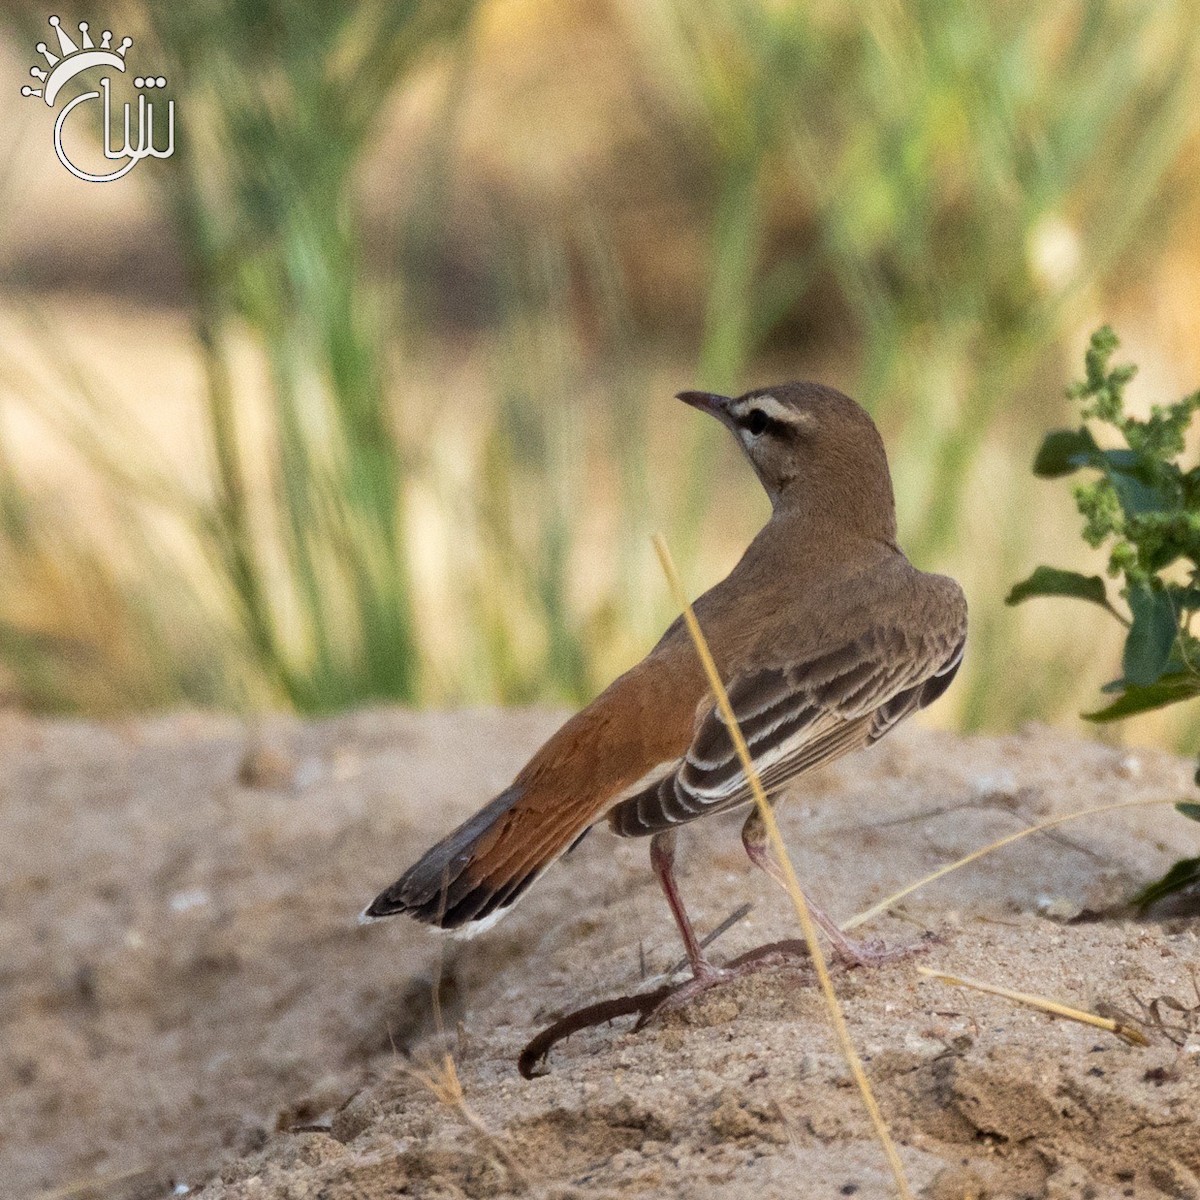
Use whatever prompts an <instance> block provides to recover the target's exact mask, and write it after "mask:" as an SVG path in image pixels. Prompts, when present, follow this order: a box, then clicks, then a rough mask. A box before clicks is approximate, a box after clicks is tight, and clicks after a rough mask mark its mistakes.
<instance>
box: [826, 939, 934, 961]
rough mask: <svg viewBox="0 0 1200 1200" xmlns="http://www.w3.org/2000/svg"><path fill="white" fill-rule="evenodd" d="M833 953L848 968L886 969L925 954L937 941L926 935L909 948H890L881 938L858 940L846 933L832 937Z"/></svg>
mask: <svg viewBox="0 0 1200 1200" xmlns="http://www.w3.org/2000/svg"><path fill="white" fill-rule="evenodd" d="M830 940H831V941H832V943H833V953H834V956H835V957H836V958H837V959H838V961H839V962H840V963H842V965H843V966H846V967H884V966H887V965H888V964H889V963H894V962H902V961H903V960H904V959H906V958H911V957H912V956H913V955H914V954H924V953H925V951H926V950H928V949H929V947H930V945H932V943H933V942H935V941H936V940H937V939H936V938H935V937H933V936H931V935H926V936H925V937H924V938H922V939H921V940H920V941H919V942H913V943H912V944H911V945H908V946H888V945H886V944H885V943H884V942H883V941H881V940H880V939H879V938H869V939H862V940H860V939H858V938H851V937H847V936H846V935H845V934H844V933H839V934H838V935H837V936H833V935H832V934H831V935H830Z"/></svg>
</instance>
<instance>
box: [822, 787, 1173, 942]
mask: <svg viewBox="0 0 1200 1200" xmlns="http://www.w3.org/2000/svg"><path fill="white" fill-rule="evenodd" d="M1177 802H1178V800H1177V799H1175V800H1158V799H1156V800H1119V801H1117V802H1116V803H1114V804H1099V805H1097V806H1096V807H1095V808H1081V809H1080V810H1079V811H1078V812H1073V813H1066V814H1065V815H1064V816H1061V817H1050V818H1049V819H1048V820H1045V821H1039V822H1038V824H1036V825H1031V826H1029V828H1028V829H1018V830H1017V832H1016V833H1010V834H1008V835H1007V836H1006V837H1002V838H1000V839H999V840H997V841H995V842H992V843H990V844H989V845H987V846H983V847H981V848H980V849H978V850H972V851H971V853H970V854H967V855H965V856H964V857H962V858H960V859H958V860H957V861H956V862H952V863H947V864H946V865H945V866H944V867H938V869H937V870H936V871H931V872H930V873H929V874H928V875H926V876H925V877H924V878H923V879H918V880H917V882H916V883H910V884H908V886H907V887H902V888H901V889H900V890H899V891H898V892H893V893H892V895H890V896H888V897H887V899H886V900H880V901H879V903H878V904H872V905H871V907H870V908H868V909H867V910H866V911H865V912H860V913H859V914H858V916H857V917H851V918H850V920H848V921H847V922H846V923H845V924H844V925H843V926H842V929H843V930H849V929H857V928H858V926H859V925H865V924H866V923H867V922H868V921H873V920H874V919H875V918H876V917H878V916H882V915H883V914H884V913H885V912H887V910H888V909H889V908H891V907H892V905H893V904H895V903H896V902H897V901H898V900H903V899H904V897H905V896H909V895H911V894H912V893H913V892H915V891H917V889H918V888H923V887H925V885H926V884H929V883H933V882H934V881H935V880H938V879H941V878H942V877H943V876H944V875H949V874H950V872H951V871H957V870H958V869H959V867H965V866H967V864H968V863H973V862H974V861H975V860H976V859H977V858H982V857H983V856H984V855H985V854H991V852H992V851H993V850H1000V849H1002V848H1003V847H1004V846H1009V845H1011V844H1012V843H1013V842H1019V841H1020V840H1021V839H1022V838H1026V837H1029V835H1030V834H1031V833H1041V831H1042V830H1043V829H1053V828H1054V826H1055V825H1064V824H1066V822H1067V821H1075V820H1078V819H1079V818H1080V817H1094V816H1096V815H1097V814H1099V813H1106V812H1112V811H1114V810H1115V809H1118V808H1145V807H1146V806H1147V805H1150V804H1175V803H1177Z"/></svg>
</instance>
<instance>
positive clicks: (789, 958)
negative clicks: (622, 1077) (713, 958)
mask: <svg viewBox="0 0 1200 1200" xmlns="http://www.w3.org/2000/svg"><path fill="white" fill-rule="evenodd" d="M796 959H803V960H804V962H805V963H806V964H807V963H808V950H807V948H806V947H805V945H804V943H803V942H796V941H785V942H771V943H770V944H769V945H766V946H760V947H759V948H758V949H757V950H751V951H749V952H748V953H746V954H742V955H739V956H738V957H737V958H735V959H734V960H733V961H732V962H730V963H729V964H728V965H727V966H724V967H718V966H715V965H714V964H713V963H710V962H708V961H707V959H706V960H704V961H703V962H702V963H701V964H700V966H699V969H698V970H695V971H694V973H693V975H692V977H691V979H688V980H685V981H684V982H683V983H681V984H679V985H678V986H677V987H675V988H673V989H672V990H671V991H670V992H669V993H668V994H667V995H666V996H665V997H663V999H662V1000H660V1001H659V1002H658V1003H657V1004H655V1006H654V1007H653V1008H652V1009H650V1010H649V1011H648V1012H645V1013H643V1014H642V1016H641V1017H640V1018H639V1019H638V1022H637V1024H636V1025H635V1026H634V1028H635V1029H642V1028H644V1027H645V1026H646V1025H648V1024H649V1023H650V1022H651V1021H653V1020H654V1019H655V1018H657V1017H662V1016H666V1014H667V1013H670V1012H676V1011H678V1010H679V1009H681V1008H683V1007H684V1006H685V1005H687V1004H690V1003H691V1002H692V1001H693V1000H695V999H696V997H697V996H702V995H703V994H704V993H705V992H707V991H709V990H710V989H711V988H714V987H719V986H720V985H721V984H725V983H732V982H734V980H737V979H744V978H745V977H746V976H747V975H753V974H754V973H755V972H757V971H763V970H766V969H767V968H769V967H778V966H783V965H785V964H788V963H792V962H794V961H795V960H796Z"/></svg>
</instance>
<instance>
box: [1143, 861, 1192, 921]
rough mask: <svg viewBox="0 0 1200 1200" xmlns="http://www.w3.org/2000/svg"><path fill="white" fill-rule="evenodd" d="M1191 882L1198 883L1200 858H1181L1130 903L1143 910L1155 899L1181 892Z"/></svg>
mask: <svg viewBox="0 0 1200 1200" xmlns="http://www.w3.org/2000/svg"><path fill="white" fill-rule="evenodd" d="M1193 883H1200V858H1181V859H1180V860H1179V861H1178V862H1177V863H1176V864H1175V865H1174V866H1173V867H1172V868H1171V869H1170V870H1169V871H1168V872H1167V873H1166V874H1165V875H1164V876H1163V877H1162V878H1161V879H1158V880H1156V881H1155V882H1154V883H1151V884H1149V885H1147V886H1146V887H1144V888H1142V890H1141V891H1140V892H1138V894H1137V895H1136V896H1134V898H1133V900H1132V901H1131V902H1130V903H1132V904H1133V905H1134V906H1135V907H1136V908H1137V909H1138V911H1139V912H1144V911H1145V910H1146V909H1148V908H1149V907H1150V905H1152V904H1154V903H1155V902H1156V901H1158V900H1162V899H1163V898H1164V897H1165V896H1171V895H1174V893H1176V892H1182V891H1183V889H1184V888H1186V887H1190V886H1191V885H1192V884H1193Z"/></svg>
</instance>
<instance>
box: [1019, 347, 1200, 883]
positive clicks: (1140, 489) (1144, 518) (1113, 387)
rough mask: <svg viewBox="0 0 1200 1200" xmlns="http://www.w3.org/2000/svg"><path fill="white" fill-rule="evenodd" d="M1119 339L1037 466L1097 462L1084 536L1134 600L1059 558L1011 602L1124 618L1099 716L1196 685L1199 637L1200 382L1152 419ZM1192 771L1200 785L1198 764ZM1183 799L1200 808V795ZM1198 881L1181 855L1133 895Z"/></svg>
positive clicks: (1188, 693) (1093, 362)
mask: <svg viewBox="0 0 1200 1200" xmlns="http://www.w3.org/2000/svg"><path fill="white" fill-rule="evenodd" d="M1118 345H1119V343H1118V341H1117V336H1116V334H1115V333H1113V331H1112V329H1111V328H1110V327H1109V326H1107V325H1105V326H1104V327H1103V328H1101V329H1098V330H1097V331H1096V332H1095V333H1094V334H1093V335H1092V338H1091V342H1090V344H1089V346H1088V350H1087V354H1086V356H1085V364H1086V375H1085V378H1084V379H1083V380H1082V381H1081V382H1079V383H1077V384H1075V385H1074V386H1073V387H1072V388H1071V389H1070V391H1069V393H1068V394H1069V396H1070V397H1071V398H1072V399H1074V400H1077V401H1081V402H1082V416H1083V420H1084V423H1083V424H1082V425H1080V426H1079V428H1078V429H1061V430H1056V431H1055V432H1053V433H1050V434H1048V435H1047V436H1046V438H1045V440H1044V441H1043V442H1042V446H1041V449H1040V450H1039V451H1038V453H1037V457H1036V459H1035V460H1034V464H1033V471H1034V474H1035V475H1037V476H1039V477H1041V478H1043V479H1058V478H1061V477H1063V476H1066V475H1071V474H1074V473H1075V472H1076V471H1080V470H1091V471H1094V472H1096V475H1095V477H1094V478H1093V479H1092V480H1091V481H1090V482H1088V483H1081V484H1078V485H1077V486H1076V487H1075V504H1076V507H1077V508H1078V509H1079V513H1080V515H1081V516H1082V517H1083V538H1084V541H1086V542H1087V543H1088V545H1090V546H1092V547H1094V548H1097V549H1098V548H1100V547H1104V548H1105V549H1106V550H1107V552H1108V575H1109V577H1110V578H1111V579H1115V580H1117V581H1119V582H1118V584H1117V588H1116V590H1117V594H1118V596H1119V598H1120V599H1121V600H1122V601H1123V602H1124V606H1125V610H1126V611H1123V610H1122V609H1121V608H1120V607H1118V605H1117V604H1115V603H1114V602H1113V600H1112V599H1111V598H1110V596H1109V586H1108V584H1107V583H1106V581H1105V580H1104V578H1103V577H1101V576H1100V575H1084V574H1082V573H1081V572H1079V571H1069V570H1062V569H1060V568H1057V567H1045V566H1042V567H1038V568H1037V570H1035V571H1034V572H1033V574H1032V575H1030V576H1029V578H1028V579H1025V580H1023V581H1022V582H1021V583H1018V584H1017V585H1016V586H1015V587H1014V588H1013V589H1012V591H1011V592H1009V594H1008V598H1007V601H1006V603H1008V604H1020V603H1021V602H1023V601H1025V600H1029V599H1032V598H1033V597H1035V596H1065V597H1073V598H1075V599H1078V600H1084V601H1086V602H1088V603H1090V604H1098V605H1100V606H1101V607H1102V608H1104V609H1105V610H1106V611H1108V612H1110V613H1111V614H1112V615H1113V616H1114V617H1115V618H1116V619H1117V620H1118V621H1119V622H1120V623H1121V624H1122V625H1123V626H1124V627H1125V646H1124V652H1123V654H1122V658H1121V675H1120V677H1119V678H1118V679H1114V680H1113V681H1112V682H1111V683H1108V684H1106V685H1105V686H1104V688H1103V691H1104V692H1106V693H1107V694H1109V695H1110V696H1112V697H1113V699H1111V700H1110V701H1109V703H1108V704H1106V705H1105V706H1104V707H1102V708H1100V709H1097V710H1096V711H1094V712H1090V713H1085V714H1084V716H1085V717H1086V719H1087V720H1089V721H1095V722H1108V721H1116V720H1119V719H1120V718H1122V717H1129V716H1133V715H1134V714H1136V713H1141V712H1148V711H1150V710H1152V709H1158V708H1163V707H1165V706H1166V705H1169V704H1176V703H1178V702H1180V701H1182V700H1189V699H1191V698H1192V697H1195V696H1197V695H1200V638H1197V636H1196V635H1195V633H1193V631H1192V624H1193V621H1194V620H1195V617H1196V613H1197V611H1200V464H1198V465H1193V466H1189V465H1186V463H1185V462H1184V461H1183V458H1184V452H1185V444H1184V443H1185V437H1186V434H1187V432H1188V429H1189V427H1190V425H1191V423H1192V417H1193V415H1194V414H1195V413H1196V411H1197V410H1200V391H1197V392H1194V393H1192V394H1191V395H1190V396H1185V397H1184V398H1183V399H1182V400H1179V401H1177V402H1176V403H1174V404H1171V405H1166V406H1161V405H1155V406H1154V407H1153V408H1151V410H1150V415H1149V416H1148V417H1146V418H1145V419H1141V418H1138V417H1134V416H1131V415H1130V414H1129V413H1128V412H1126V410H1125V389H1126V387H1127V385H1128V384H1129V381H1130V380H1131V379H1132V378H1133V376H1134V374H1135V372H1136V370H1137V368H1136V367H1134V366H1132V365H1128V364H1126V365H1122V366H1112V365H1111V362H1112V357H1113V354H1114V353H1115V351H1116V349H1117V347H1118ZM1089 422H1091V423H1092V424H1091V425H1089ZM1092 425H1095V426H1096V427H1097V428H1098V429H1101V428H1102V429H1106V430H1108V431H1112V432H1113V433H1115V434H1116V435H1117V437H1118V438H1119V440H1120V442H1121V443H1122V444H1120V445H1116V446H1113V447H1110V448H1105V447H1104V446H1102V445H1101V442H1100V441H1099V440H1097V437H1096V435H1095V434H1094V433H1093V431H1092ZM1105 440H1107V439H1105ZM1196 781H1197V783H1198V784H1200V770H1198V771H1197V778H1196ZM1178 808H1179V810H1180V812H1182V813H1184V815H1186V816H1190V817H1193V818H1200V806H1197V805H1195V804H1181V805H1179V806H1178ZM1197 881H1200V859H1195V860H1186V861H1185V862H1184V863H1177V864H1176V865H1175V867H1173V868H1172V870H1171V872H1169V873H1168V875H1167V876H1166V877H1164V879H1162V880H1160V881H1159V882H1158V883H1157V884H1153V885H1151V887H1149V888H1147V889H1146V890H1145V891H1143V892H1142V893H1141V894H1140V895H1139V896H1138V897H1136V898H1135V903H1137V904H1139V905H1140V906H1145V905H1147V904H1149V903H1151V902H1152V901H1153V900H1157V899H1159V898H1161V897H1162V896H1164V895H1167V894H1169V893H1170V892H1173V891H1178V890H1180V889H1181V888H1183V887H1185V886H1187V885H1189V884H1191V883H1193V882H1197Z"/></svg>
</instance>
